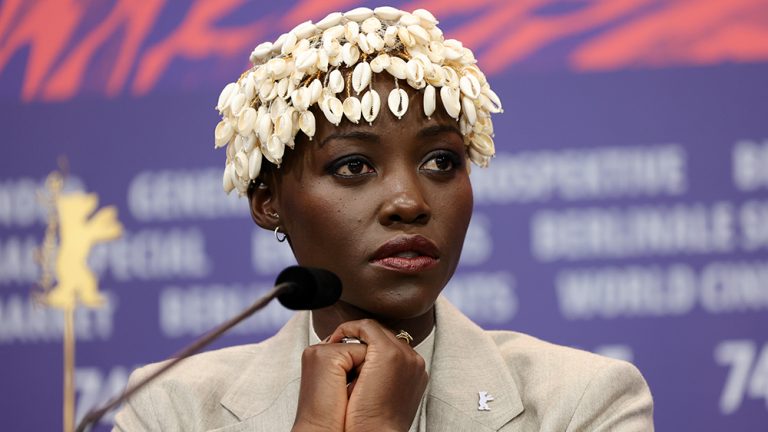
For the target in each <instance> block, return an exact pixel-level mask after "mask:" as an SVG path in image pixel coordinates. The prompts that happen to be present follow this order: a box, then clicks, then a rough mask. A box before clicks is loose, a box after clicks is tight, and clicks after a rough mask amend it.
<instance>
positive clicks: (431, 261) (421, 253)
mask: <svg viewBox="0 0 768 432" xmlns="http://www.w3.org/2000/svg"><path fill="white" fill-rule="evenodd" d="M408 252H410V253H414V254H415V256H413V257H399V256H397V255H398V254H401V253H408ZM439 259H440V250H439V249H438V248H437V246H436V245H435V243H434V242H432V240H430V239H428V238H426V237H424V236H421V235H401V236H397V237H395V238H393V239H391V240H389V241H388V242H386V243H384V244H383V245H381V246H380V247H379V248H378V249H376V252H374V254H373V256H372V257H371V259H370V263H371V264H374V265H377V266H380V267H384V268H387V269H389V270H394V271H398V272H402V273H418V272H421V271H424V270H427V269H430V268H432V267H434V266H435V265H437V262H438V260H439Z"/></svg>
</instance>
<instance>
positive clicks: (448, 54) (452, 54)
mask: <svg viewBox="0 0 768 432" xmlns="http://www.w3.org/2000/svg"><path fill="white" fill-rule="evenodd" d="M462 54H463V53H462V52H461V50H457V49H455V48H452V47H449V46H446V45H443V57H445V59H446V60H451V61H457V60H459V59H460V58H461V56H462Z"/></svg>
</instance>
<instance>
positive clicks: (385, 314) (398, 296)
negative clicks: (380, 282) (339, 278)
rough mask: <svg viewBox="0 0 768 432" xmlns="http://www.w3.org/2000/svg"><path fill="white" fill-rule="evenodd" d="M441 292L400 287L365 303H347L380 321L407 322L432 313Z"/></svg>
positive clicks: (418, 286)
mask: <svg viewBox="0 0 768 432" xmlns="http://www.w3.org/2000/svg"><path fill="white" fill-rule="evenodd" d="M440 291H441V290H440V289H430V288H425V287H424V286H420V285H410V286H409V285H399V286H398V287H397V289H396V290H386V291H383V292H379V293H377V295H375V296H373V298H366V299H365V300H364V301H355V300H356V299H349V300H345V301H347V302H348V303H350V304H352V305H353V306H355V307H357V308H358V309H361V310H362V311H364V312H367V313H368V314H370V315H372V316H373V317H375V318H377V319H378V320H380V321H391V320H405V319H412V318H416V317H419V316H421V315H424V314H426V313H428V312H429V311H431V310H432V307H433V306H434V304H435V301H436V300H437V296H438V295H440ZM343 300H344V299H343Z"/></svg>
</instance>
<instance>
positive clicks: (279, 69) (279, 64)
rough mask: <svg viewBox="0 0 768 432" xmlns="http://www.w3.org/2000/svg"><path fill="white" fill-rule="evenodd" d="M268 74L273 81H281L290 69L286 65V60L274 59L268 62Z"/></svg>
mask: <svg viewBox="0 0 768 432" xmlns="http://www.w3.org/2000/svg"><path fill="white" fill-rule="evenodd" d="M266 67H267V72H268V73H269V74H270V75H271V76H272V78H273V79H280V78H282V77H283V76H284V74H285V71H286V69H287V68H288V67H287V65H286V64H285V60H283V59H281V58H273V59H271V60H270V61H268V62H267V65H266Z"/></svg>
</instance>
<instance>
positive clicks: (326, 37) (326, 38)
mask: <svg viewBox="0 0 768 432" xmlns="http://www.w3.org/2000/svg"><path fill="white" fill-rule="evenodd" d="M344 30H345V27H344V26H343V25H341V24H339V25H334V26H333V27H330V28H329V29H327V30H325V31H324V32H323V43H324V44H325V43H326V42H332V41H334V40H336V39H338V38H340V37H341V36H343V35H344Z"/></svg>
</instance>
